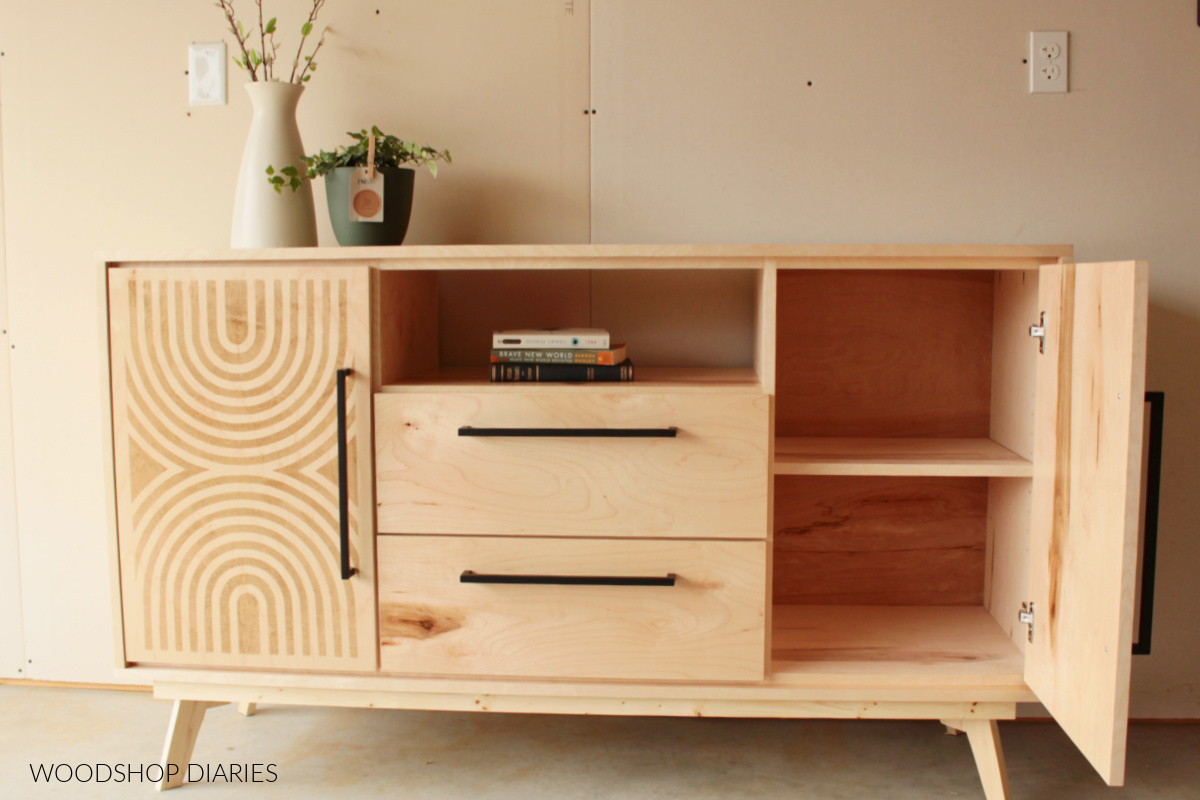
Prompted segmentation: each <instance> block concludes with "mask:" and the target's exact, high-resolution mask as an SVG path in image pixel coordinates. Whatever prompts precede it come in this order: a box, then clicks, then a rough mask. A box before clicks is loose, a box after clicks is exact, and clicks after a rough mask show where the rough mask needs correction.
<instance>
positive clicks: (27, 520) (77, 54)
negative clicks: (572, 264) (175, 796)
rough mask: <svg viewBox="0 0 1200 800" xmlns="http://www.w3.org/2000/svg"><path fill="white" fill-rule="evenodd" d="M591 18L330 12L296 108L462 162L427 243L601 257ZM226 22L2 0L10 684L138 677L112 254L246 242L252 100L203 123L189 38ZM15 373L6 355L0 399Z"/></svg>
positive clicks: (415, 229) (425, 10) (278, 11)
mask: <svg viewBox="0 0 1200 800" xmlns="http://www.w3.org/2000/svg"><path fill="white" fill-rule="evenodd" d="M574 6H575V15H574V16H567V15H566V14H565V13H564V6H563V3H562V2H559V1H558V0H505V2H504V3H502V4H501V3H495V2H491V0H454V2H443V1H442V0H389V1H388V2H371V3H368V2H365V1H364V0H336V1H335V2H331V3H329V4H328V5H327V6H326V11H325V13H324V14H323V17H322V21H324V22H327V23H328V24H329V25H330V26H332V27H333V28H334V30H335V33H334V34H333V35H331V37H330V39H329V40H328V44H327V45H326V47H325V49H324V50H323V51H322V55H321V57H320V58H319V62H320V70H319V71H318V72H317V74H316V76H315V77H314V79H313V80H312V82H311V83H309V84H308V89H307V90H306V92H305V96H304V98H303V99H302V100H301V103H300V108H299V112H298V118H299V123H300V129H301V133H302V135H303V137H304V141H305V144H306V145H307V146H308V148H309V149H310V151H312V150H315V149H317V148H318V147H325V148H332V146H333V145H335V144H337V143H338V142H340V141H343V140H345V137H344V132H345V131H347V130H357V129H358V128H361V127H366V126H369V125H370V124H371V123H373V122H377V123H378V124H379V125H380V127H382V128H384V130H387V131H390V132H392V133H396V134H398V135H402V136H404V137H405V138H412V139H417V140H419V141H421V142H427V143H429V144H432V145H434V146H436V147H439V148H449V149H450V151H451V152H452V154H453V156H454V164H453V165H452V166H449V167H445V168H443V169H442V170H441V172H440V173H439V177H438V179H437V180H436V181H434V180H433V179H432V178H430V177H429V175H428V174H421V175H420V176H419V177H418V179H417V180H418V182H417V187H416V199H415V210H414V214H413V221H412V225H411V227H410V230H409V237H408V242H410V243H423V242H439V243H457V242H477V241H482V242H564V241H565V242H576V241H586V240H587V238H588V124H587V119H586V118H585V117H584V116H583V113H582V110H583V108H584V106H586V105H587V97H588V60H587V58H588V48H587V41H588V39H587V37H588V5H587V2H586V0H575V3H574ZM237 7H238V8H240V9H243V11H245V10H246V9H252V8H253V4H251V3H248V2H244V0H243V1H241V2H239V3H238V4H237ZM306 7H311V4H310V3H309V2H307V0H267V8H268V11H269V13H273V14H275V15H276V16H278V18H279V19H280V29H281V31H282V34H281V36H280V38H281V40H283V41H284V42H285V43H286V42H290V43H292V45H291V46H293V47H294V46H295V45H294V43H295V42H296V41H297V37H296V36H294V35H292V34H289V33H287V31H289V30H293V29H298V28H299V25H300V23H301V22H302V18H301V14H307V8H306ZM377 12H378V13H377ZM247 22H249V20H247ZM222 24H223V18H222V16H221V13H220V11H219V10H218V9H217V8H215V7H214V4H213V3H211V2H208V1H207V0H203V1H202V0H196V2H186V3H184V2H169V3H167V2H162V0H111V1H110V2H103V3H100V2H95V1H94V0H62V2H57V3H54V4H46V3H35V2H30V0H0V51H2V52H3V53H4V56H3V57H0V100H2V102H3V109H2V116H0V125H2V128H0V134H2V140H3V144H2V147H3V151H2V159H0V163H2V164H3V178H2V180H3V190H4V192H3V194H4V197H5V198H6V199H7V203H6V205H5V209H4V210H5V213H6V219H5V225H4V232H5V234H6V236H5V238H6V242H5V253H6V255H7V268H8V284H7V285H8V303H7V310H8V312H9V316H10V318H11V319H10V322H11V329H10V330H11V334H12V337H11V338H12V345H13V346H14V348H15V349H13V350H12V351H11V355H12V394H11V397H12V401H13V409H12V418H13V420H14V426H15V441H14V444H15V463H16V504H15V505H16V515H17V520H18V531H19V546H20V575H21V589H22V595H23V615H24V616H23V619H24V640H23V642H24V650H25V654H24V655H25V660H26V665H25V667H26V669H25V672H24V673H23V674H17V673H15V672H14V668H15V665H16V664H17V663H19V658H20V655H19V653H18V654H17V655H16V657H15V658H10V656H9V653H10V650H11V651H14V652H15V651H16V650H18V649H19V646H20V638H21V637H20V635H19V628H16V627H13V626H14V625H17V624H19V622H20V619H17V620H15V621H14V620H13V619H12V616H11V615H12V610H11V607H12V605H13V602H12V598H10V596H9V595H10V594H12V592H11V589H12V587H13V586H14V584H12V583H10V581H9V579H10V578H11V577H12V573H13V571H14V569H15V561H14V554H15V552H16V545H15V543H13V542H12V541H11V536H9V535H8V531H7V528H6V527H5V524H6V520H7V517H6V515H8V514H11V513H12V509H13V504H12V503H11V502H8V503H5V502H4V500H5V498H4V489H3V487H4V481H3V478H4V473H5V463H6V462H5V459H6V448H5V444H4V432H3V427H4V418H3V415H2V412H3V404H2V403H0V581H3V582H4V588H3V590H0V614H3V615H4V619H5V622H4V624H3V625H2V626H0V638H2V639H3V642H4V644H3V645H0V677H9V678H11V677H27V678H35V679H45V680H65V681H85V682H114V681H118V680H124V678H121V677H118V676H116V675H115V674H114V669H113V664H114V657H113V654H112V649H113V647H112V641H113V639H112V632H111V631H112V626H111V605H110V602H109V600H108V598H109V573H108V566H107V564H108V551H107V545H106V543H105V542H106V536H107V533H106V529H105V516H104V508H105V505H104V491H105V487H104V483H103V473H102V471H101V452H102V449H101V431H102V426H101V411H100V409H101V405H100V383H101V376H100V365H99V364H100V362H99V353H100V341H99V338H98V335H97V332H98V317H97V311H98V308H99V300H98V298H97V294H96V287H97V283H96V275H95V270H96V258H95V254H96V252H97V251H101V250H115V249H147V248H167V249H180V248H197V247H199V248H209V249H212V248H223V247H227V246H228V242H229V227H230V211H231V207H232V199H233V191H234V183H235V181H236V177H237V171H238V166H239V163H240V160H241V152H242V146H243V144H244V142H245V137H246V131H247V129H248V127H249V120H250V104H249V100H248V98H247V97H246V94H245V92H244V90H243V89H242V83H243V82H244V81H243V79H242V78H241V76H239V75H236V74H231V76H230V81H229V97H230V103H229V105H228V106H221V107H203V108H191V109H189V108H188V106H187V77H186V75H185V74H184V71H185V70H186V69H187V46H188V44H189V43H190V42H193V41H214V40H218V39H221V38H226V39H230V40H231V39H232V37H229V36H225V35H224V34H223V28H222ZM100 45H103V46H100ZM231 70H232V67H231ZM317 194H318V220H319V223H320V226H321V230H320V233H321V239H322V242H323V243H324V244H328V245H333V244H335V240H334V239H333V235H332V230H331V228H330V227H329V223H328V218H327V215H326V213H325V211H324V209H323V204H324V196H323V190H322V189H321V187H318V192H317ZM0 346H3V347H7V346H8V345H7V344H4V339H3V336H0ZM6 370H7V364H6V362H5V356H4V355H0V383H2V382H3V376H4V374H5V372H6ZM0 388H3V387H2V386H0ZM4 394H5V397H6V398H7V396H8V393H7V392H5V393H4ZM9 485H10V486H11V481H10V482H9ZM14 637H15V639H16V641H15V642H14Z"/></svg>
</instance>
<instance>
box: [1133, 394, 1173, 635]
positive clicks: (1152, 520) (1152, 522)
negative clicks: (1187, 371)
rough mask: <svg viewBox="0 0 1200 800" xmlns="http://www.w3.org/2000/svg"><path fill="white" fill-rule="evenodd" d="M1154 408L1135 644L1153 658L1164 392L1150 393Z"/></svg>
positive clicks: (1151, 412) (1148, 399)
mask: <svg viewBox="0 0 1200 800" xmlns="http://www.w3.org/2000/svg"><path fill="white" fill-rule="evenodd" d="M1146 402H1147V403H1149V404H1150V441H1149V443H1148V449H1149V451H1150V452H1149V453H1148V454H1147V460H1148V462H1149V464H1148V465H1147V469H1146V516H1145V524H1144V527H1143V529H1142V531H1143V536H1142V598H1141V613H1140V614H1139V615H1138V640H1137V641H1136V642H1134V643H1133V654H1134V655H1135V656H1148V655H1150V634H1151V633H1152V630H1151V629H1152V626H1153V624H1154V574H1155V572H1157V569H1158V496H1159V493H1160V492H1161V490H1162V448H1163V409H1164V407H1165V405H1166V402H1167V396H1166V394H1165V393H1163V392H1146Z"/></svg>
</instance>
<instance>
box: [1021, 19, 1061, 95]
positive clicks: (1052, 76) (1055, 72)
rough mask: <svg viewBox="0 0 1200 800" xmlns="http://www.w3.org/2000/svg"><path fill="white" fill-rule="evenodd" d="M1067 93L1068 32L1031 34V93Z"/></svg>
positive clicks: (1035, 32) (1037, 32)
mask: <svg viewBox="0 0 1200 800" xmlns="http://www.w3.org/2000/svg"><path fill="white" fill-rule="evenodd" d="M1065 91H1067V32H1066V31H1033V32H1032V33H1030V34H1029V92H1030V94H1042V93H1044V92H1050V93H1054V92H1065Z"/></svg>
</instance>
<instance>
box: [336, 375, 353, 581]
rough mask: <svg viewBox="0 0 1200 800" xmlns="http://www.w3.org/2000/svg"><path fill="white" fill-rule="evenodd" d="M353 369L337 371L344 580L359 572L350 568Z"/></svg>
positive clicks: (340, 523)
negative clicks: (349, 388) (349, 397)
mask: <svg viewBox="0 0 1200 800" xmlns="http://www.w3.org/2000/svg"><path fill="white" fill-rule="evenodd" d="M353 373H354V370H352V369H339V370H338V371H337V434H338V436H337V447H338V545H339V548H340V550H341V555H342V580H344V581H348V580H350V576H351V575H353V574H354V573H356V572H358V570H356V569H353V568H352V567H351V566H350V491H349V484H350V475H349V468H350V465H349V460H348V459H347V457H346V449H347V448H346V378H347V377H349V376H350V375H352V374H353Z"/></svg>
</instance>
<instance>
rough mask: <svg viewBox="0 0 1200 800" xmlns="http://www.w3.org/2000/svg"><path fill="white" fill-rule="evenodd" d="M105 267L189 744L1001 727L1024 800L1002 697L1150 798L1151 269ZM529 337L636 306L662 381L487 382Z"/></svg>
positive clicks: (174, 695) (120, 389)
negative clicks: (875, 724)
mask: <svg viewBox="0 0 1200 800" xmlns="http://www.w3.org/2000/svg"><path fill="white" fill-rule="evenodd" d="M103 268H104V287H105V295H104V298H103V303H104V309H105V311H106V313H107V326H108V348H107V350H106V353H105V356H106V358H108V359H109V363H110V367H111V371H110V376H111V381H110V385H111V399H112V409H111V410H112V414H111V420H112V428H111V432H112V436H111V442H112V448H113V449H112V466H113V469H112V476H113V481H112V498H113V501H114V502H113V512H112V539H111V541H112V552H113V570H114V586H115V587H116V591H115V593H114V613H115V614H116V618H117V620H118V625H117V630H118V637H119V641H118V652H119V653H121V660H120V667H121V668H123V669H130V670H135V671H137V672H138V673H141V674H144V675H145V676H147V677H149V678H151V679H152V680H153V682H154V686H155V693H156V696H158V697H161V698H167V699H172V700H174V701H175V712H174V715H173V718H172V720H173V721H172V727H171V730H170V731H169V733H168V741H167V748H166V750H165V754H164V763H165V764H176V765H178V764H184V763H186V762H187V760H188V758H189V757H190V754H191V750H192V746H193V744H194V742H195V739H196V735H197V731H198V730H199V727H200V722H201V721H202V719H203V715H204V711H205V709H207V708H208V707H210V706H212V705H215V704H219V703H228V702H235V703H240V704H242V705H243V707H246V706H248V705H250V704H254V703H260V702H270V703H299V704H324V705H342V706H363V707H368V706H369V707H382V708H420V709H452V710H471V711H505V712H543V713H590V714H644V715H687V716H754V717H786V718H801V717H837V718H864V719H866V718H888V719H931V720H943V721H945V722H946V724H947V725H950V726H951V727H953V728H956V729H959V730H964V731H966V732H967V733H968V734H969V735H970V738H971V744H972V748H973V750H974V753H975V756H976V759H977V763H978V766H979V769H980V775H981V778H982V781H983V786H984V790H985V793H986V794H987V796H988V797H989V798H992V800H996V798H1001V797H1006V796H1007V787H1006V778H1005V775H1004V768H1003V756H1002V754H1001V752H1000V746H999V742H998V739H997V737H996V731H997V728H996V724H995V723H996V720H999V719H1011V718H1013V717H1014V716H1015V710H1016V704H1017V703H1019V702H1027V701H1035V700H1037V701H1041V702H1042V703H1043V704H1045V706H1046V707H1047V709H1049V711H1050V713H1051V714H1053V715H1054V717H1055V718H1056V719H1057V720H1058V721H1059V722H1060V723H1061V724H1062V726H1063V728H1064V729H1065V730H1066V731H1067V733H1068V734H1069V735H1070V736H1071V737H1072V738H1073V739H1074V741H1075V742H1076V743H1077V744H1078V745H1079V747H1080V749H1081V750H1082V751H1083V752H1084V754H1085V755H1086V756H1087V757H1088V758H1089V759H1090V760H1091V762H1092V763H1093V764H1094V765H1095V766H1096V768H1097V770H1098V771H1099V772H1100V773H1101V775H1102V776H1103V777H1104V778H1105V780H1107V781H1108V782H1109V783H1113V784H1119V783H1120V782H1121V781H1122V779H1123V773H1124V750H1125V729H1126V718H1127V710H1128V691H1129V662H1130V639H1131V628H1132V607H1133V603H1132V591H1133V567H1134V564H1133V561H1134V555H1133V553H1134V544H1135V542H1136V537H1137V526H1136V524H1135V516H1136V513H1137V508H1138V490H1139V486H1138V482H1139V475H1140V471H1139V469H1138V468H1137V467H1138V466H1139V465H1140V454H1141V430H1142V422H1141V415H1142V403H1141V398H1142V394H1143V388H1144V387H1143V372H1144V341H1145V317H1146V285H1147V284H1146V281H1147V268H1146V266H1145V265H1144V264H1141V263H1132V262H1131V263H1114V264H1074V263H1072V262H1071V250H1070V248H1068V247H1043V246H1037V247H1032V246H1031V247H1024V246H1019V247H1018V246H994V247H992V246H988V247H969V246H931V247H921V246H897V247H879V246H843V247H835V246H812V247H798V246H796V247H793V246H722V247H708V246H669V247H660V246H628V247H626V246H619V247H618V246H560V247H445V248H442V247H411V248H385V249H369V248H361V249H354V248H347V249H321V250H316V249H314V250H281V251H244V252H237V253H176V254H142V255H137V256H132V257H114V258H112V259H110V260H108V261H106V262H105V263H104V265H103ZM531 326H536V327H564V326H588V327H603V328H607V329H609V330H610V331H611V332H612V334H613V336H614V337H615V339H616V340H618V341H625V342H626V343H627V344H628V346H629V350H630V355H631V357H632V358H633V359H634V362H635V363H636V364H637V376H638V380H637V381H636V382H634V383H629V384H491V383H489V382H488V381H487V372H486V367H487V357H488V348H489V343H490V338H489V337H490V334H491V331H492V330H494V329H500V328H509V327H531ZM337 373H341V378H340V382H339V380H337V379H335V375H336V374H337ZM339 387H340V388H339ZM479 429H488V430H489V432H490V433H491V434H492V435H489V436H474V435H469V434H470V433H471V432H472V431H477V430H479ZM571 431H573V432H574V433H573V434H570V433H569V432H571ZM581 431H582V432H586V433H587V434H588V435H586V436H582V435H579V434H580V433H581ZM663 432H669V434H668V433H663ZM652 434H654V435H652ZM659 434H661V435H659ZM181 777H182V771H181V772H180V773H176V774H175V775H174V776H172V777H171V778H169V779H167V780H165V781H164V787H169V786H172V785H177V784H178V782H179V781H180V780H181Z"/></svg>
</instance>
